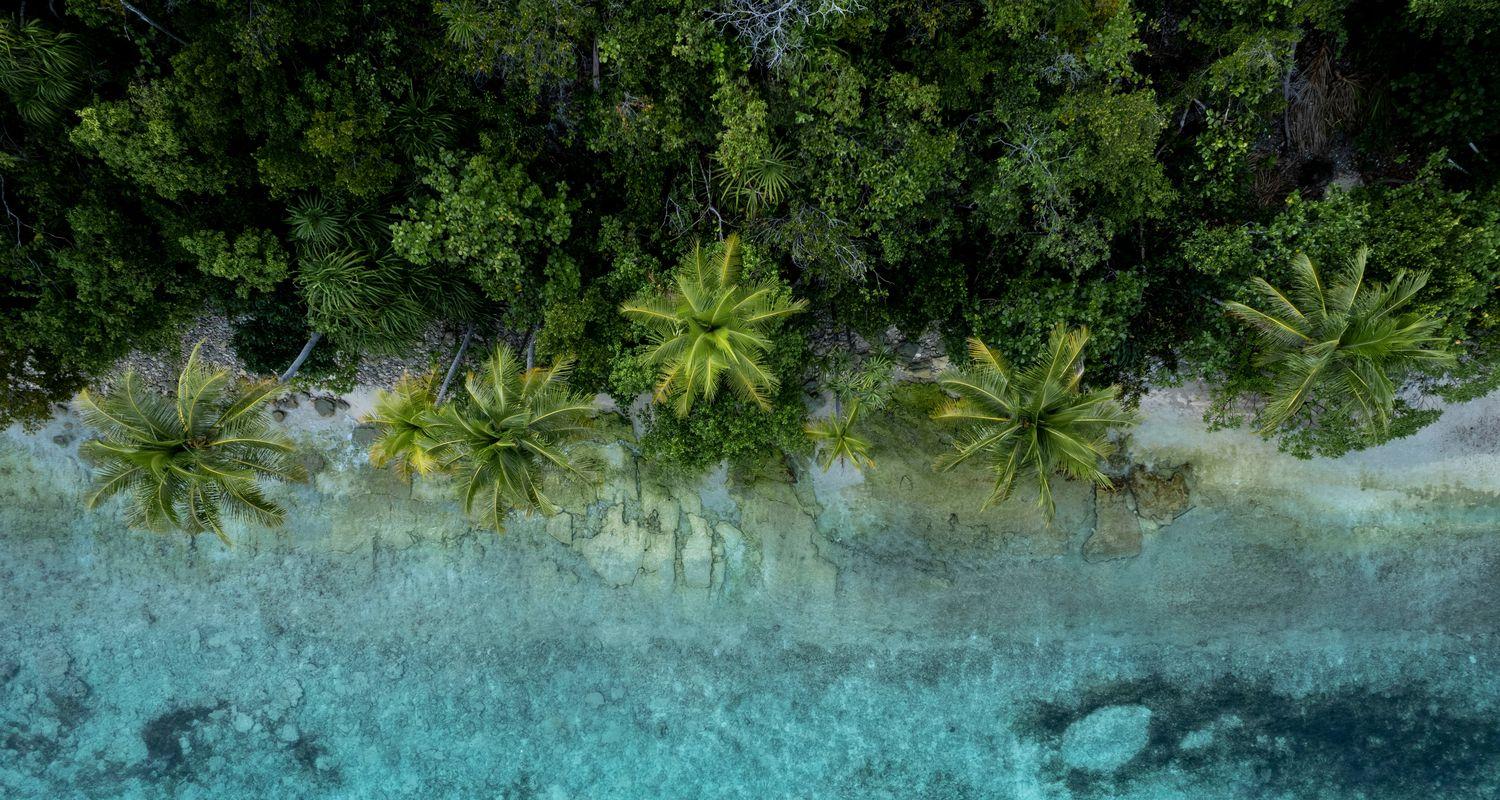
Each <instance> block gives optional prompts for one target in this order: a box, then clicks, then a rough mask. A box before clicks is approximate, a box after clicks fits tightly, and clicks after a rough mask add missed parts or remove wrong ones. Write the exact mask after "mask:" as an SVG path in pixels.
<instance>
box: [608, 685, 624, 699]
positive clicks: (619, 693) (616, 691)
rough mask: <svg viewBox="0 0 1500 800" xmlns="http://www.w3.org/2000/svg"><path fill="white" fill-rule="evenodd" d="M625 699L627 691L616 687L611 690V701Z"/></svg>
mask: <svg viewBox="0 0 1500 800" xmlns="http://www.w3.org/2000/svg"><path fill="white" fill-rule="evenodd" d="M623 697H625V690H624V689H621V688H620V687H618V686H615V687H613V688H611V689H610V690H609V699H611V700H620V699H621V698H623Z"/></svg>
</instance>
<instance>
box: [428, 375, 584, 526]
mask: <svg viewBox="0 0 1500 800" xmlns="http://www.w3.org/2000/svg"><path fill="white" fill-rule="evenodd" d="M571 367H572V363H571V361H569V360H563V361H560V362H558V363H556V364H553V365H552V366H551V367H545V368H543V367H537V368H535V369H529V370H525V371H522V368H521V364H520V361H519V360H518V359H517V357H516V354H515V353H513V352H511V350H510V348H508V347H504V346H500V347H497V348H496V349H495V352H494V353H493V354H492V355H491V356H490V357H489V359H487V360H486V362H485V364H484V368H483V370H482V371H481V372H480V373H479V374H477V375H476V374H472V373H471V374H470V375H469V376H468V377H467V379H466V380H465V382H464V389H465V394H466V397H463V398H461V400H458V401H455V403H454V404H452V405H449V406H446V407H444V408H443V409H442V410H441V412H440V414H439V418H438V421H437V423H436V425H435V426H433V428H432V431H431V436H430V438H431V444H430V446H428V448H427V449H428V451H429V452H430V453H431V454H432V455H433V456H434V458H435V460H436V463H437V464H438V465H439V467H441V468H443V469H453V470H455V471H457V472H458V473H459V474H460V475H461V476H463V484H464V489H463V500H464V510H465V511H468V512H471V513H472V512H473V511H475V509H476V507H478V508H479V509H480V510H482V512H483V514H484V517H485V519H486V520H487V521H488V522H489V523H490V524H491V525H493V526H494V527H495V529H496V530H502V529H503V528H504V525H503V520H504V518H505V514H506V513H507V512H508V511H510V510H511V509H517V510H521V511H525V512H528V513H529V512H532V511H539V512H541V513H543V514H549V515H550V514H552V513H554V512H555V511H556V508H555V507H554V506H553V505H552V502H551V501H550V500H548V499H547V496H546V494H545V493H544V492H543V491H542V477H543V471H544V470H555V471H559V472H561V473H562V474H564V475H566V476H568V477H570V478H573V479H577V480H582V481H587V480H589V479H590V472H591V467H590V465H589V464H587V463H586V462H585V461H583V460H581V459H577V458H575V457H573V455H572V454H570V453H569V451H568V447H567V445H568V444H569V443H570V442H572V441H574V440H576V437H577V436H578V434H580V433H581V432H583V431H585V430H587V429H588V427H589V422H590V417H591V416H592V414H593V411H594V404H593V400H592V399H590V398H586V397H583V396H581V395H578V394H575V393H573V392H570V391H569V390H568V388H567V379H568V372H569V370H570V369H571Z"/></svg>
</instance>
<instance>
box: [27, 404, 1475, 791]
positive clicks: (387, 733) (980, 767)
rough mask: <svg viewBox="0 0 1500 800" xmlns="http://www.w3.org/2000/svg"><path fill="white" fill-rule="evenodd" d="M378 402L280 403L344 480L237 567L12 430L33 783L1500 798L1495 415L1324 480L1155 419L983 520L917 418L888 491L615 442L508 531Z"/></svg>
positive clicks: (970, 480) (318, 473)
mask: <svg viewBox="0 0 1500 800" xmlns="http://www.w3.org/2000/svg"><path fill="white" fill-rule="evenodd" d="M343 399H344V400H345V401H346V402H347V403H349V408H347V409H343V408H338V407H337V404H336V403H335V404H334V405H335V413H333V414H332V415H330V416H322V415H321V413H320V411H319V409H317V408H316V404H313V403H302V404H301V405H300V406H299V407H291V406H288V407H286V408H285V409H283V410H284V411H285V412H286V417H285V420H284V424H285V425H287V426H288V429H289V430H291V431H292V432H293V433H294V435H296V436H297V437H298V438H299V439H300V440H302V442H303V443H304V444H306V445H307V448H306V452H307V453H308V456H307V457H306V461H305V464H306V466H307V467H308V469H309V472H310V473H312V476H311V479H310V481H309V482H308V483H307V484H305V485H299V486H288V487H282V488H279V489H278V490H277V492H278V499H280V500H282V501H283V502H284V503H285V505H286V506H287V508H288V509H289V519H288V524H287V526H286V528H285V529H284V530H281V531H274V532H273V531H266V530H260V529H254V528H249V527H240V528H236V529H235V530H234V532H233V533H234V535H233V538H234V540H235V545H234V547H232V548H227V547H224V546H223V545H221V544H220V543H218V542H217V541H215V540H214V539H212V538H211V537H202V538H200V539H198V540H196V541H194V540H189V539H186V538H184V537H180V536H153V535H149V534H141V533H135V532H130V531H126V530H125V529H124V528H123V527H122V526H121V524H120V521H119V518H118V516H117V510H116V509H114V508H109V509H106V510H104V511H102V512H100V513H93V514H91V513H85V512H83V511H81V510H80V502H79V493H80V490H81V488H82V487H83V486H84V484H85V481H86V478H87V473H86V470H85V469H84V467H83V465H82V464H81V463H79V462H78V460H77V458H76V448H77V443H78V440H79V438H80V428H79V425H78V424H77V421H76V419H75V418H72V417H71V416H69V415H67V414H63V415H60V416H59V417H58V418H56V419H55V420H54V421H53V422H52V423H51V424H49V425H48V426H47V427H45V428H44V429H42V430H40V431H37V432H34V433H24V432H22V431H20V430H19V429H11V430H10V431H8V432H7V433H6V434H5V435H4V436H3V438H0V475H3V476H4V478H5V480H4V481H3V482H0V576H3V580H4V586H5V593H4V600H3V603H4V606H5V608H4V611H5V613H4V615H3V616H0V795H3V796H6V797H47V798H73V797H79V798H94V797H99V798H103V797H111V798H113V797H151V798H155V797H210V796H228V795H236V796H256V797H266V798H280V797H287V798H294V797H295V798H308V797H329V798H333V797H373V798H387V797H388V798H397V797H411V796H422V797H436V798H446V797H454V798H459V797H475V796H481V797H541V798H608V797H643V796H650V797H660V798H679V797H680V798H697V797H744V798H765V797H789V798H828V797H860V798H864V797H903V798H906V797H930V798H963V797H1018V798H1142V799H1143V800H1144V799H1145V798H1162V797H1193V798H1215V797H1235V796H1255V795H1254V793H1255V792H1262V793H1263V794H1261V795H1260V796H1287V797H1305V796H1319V795H1318V792H1322V793H1323V794H1322V795H1321V796H1329V797H1367V798H1407V797H1431V796H1442V797H1448V798H1469V797H1473V798H1479V797H1491V796H1494V794H1495V792H1496V791H1497V788H1500V787H1497V785H1496V780H1497V779H1496V776H1497V775H1500V728H1496V727H1495V726H1494V725H1493V723H1492V720H1493V718H1494V713H1495V711H1496V707H1497V704H1500V687H1497V683H1496V681H1495V679H1494V677H1493V676H1494V675H1495V674H1497V667H1500V646H1497V641H1496V637H1495V632H1496V631H1497V629H1500V608H1497V607H1496V605H1495V604H1494V602H1493V595H1494V588H1495V586H1496V585H1497V578H1500V541H1497V540H1496V537H1495V533H1496V531H1497V529H1500V480H1497V477H1496V475H1497V469H1500V457H1497V456H1496V455H1495V452H1494V451H1495V448H1494V444H1493V441H1492V440H1491V438H1490V437H1487V436H1484V435H1480V434H1479V433H1476V432H1478V431H1482V430H1483V429H1484V427H1483V426H1484V425H1485V424H1486V420H1488V419H1492V418H1493V416H1494V414H1495V412H1496V411H1497V409H1500V398H1497V397H1493V396H1492V397H1490V398H1486V399H1483V400H1480V401H1477V402H1475V403H1471V404H1468V405H1465V406H1460V407H1456V408H1453V409H1450V410H1449V411H1448V413H1447V414H1446V415H1445V417H1444V418H1443V420H1442V421H1441V422H1440V423H1439V424H1438V425H1436V426H1434V427H1433V428H1430V429H1427V430H1424V431H1423V432H1421V433H1420V434H1419V435H1418V436H1416V437H1413V438H1412V439H1408V440H1403V441H1399V442H1396V443H1393V444H1390V445H1387V446H1385V447H1382V448H1378V449H1377V450H1373V451H1369V452H1366V453H1363V454H1358V455H1355V456H1351V457H1348V458H1345V459H1340V460H1338V461H1314V462H1299V461H1295V460H1293V459H1290V458H1288V457H1285V456H1282V455H1279V454H1277V453H1275V452H1274V450H1273V449H1272V448H1270V447H1269V446H1268V445H1266V444H1265V443H1263V442H1260V441H1259V440H1258V439H1256V438H1254V437H1253V436H1250V435H1249V434H1246V433H1242V432H1222V433H1216V434H1209V433H1207V432H1205V431H1204V430H1203V429H1202V426H1201V423H1199V422H1198V418H1199V416H1200V415H1201V411H1200V410H1199V407H1198V406H1196V405H1195V400H1194V399H1193V398H1192V397H1190V396H1188V395H1185V394H1180V393H1179V394H1171V393H1163V394H1160V395H1153V396H1151V397H1149V398H1148V399H1147V403H1149V404H1152V408H1151V413H1150V414H1149V415H1148V416H1147V419H1148V422H1147V424H1145V425H1144V426H1142V427H1141V428H1140V429H1139V430H1138V431H1137V432H1136V433H1135V435H1134V437H1133V438H1132V440H1131V441H1130V443H1129V446H1128V448H1127V455H1128V458H1127V459H1126V460H1125V461H1124V462H1123V464H1124V465H1125V466H1123V467H1122V468H1121V471H1120V473H1119V474H1120V480H1119V481H1118V482H1117V483H1118V488H1117V489H1116V490H1115V491H1113V492H1110V491H1099V492H1095V491H1094V490H1093V489H1091V488H1089V487H1086V486H1081V485H1074V484H1067V485H1060V486H1059V490H1058V496H1059V500H1058V514H1057V517H1056V519H1055V520H1054V521H1053V522H1052V523H1051V524H1048V523H1046V522H1045V521H1044V520H1043V519H1042V518H1041V516H1040V515H1039V513H1038V512H1037V511H1036V510H1035V509H1033V508H1032V506H1031V504H1030V498H1026V497H1021V498H1018V502H1014V503H1011V504H1008V505H1005V506H1002V507H1000V508H997V509H992V510H990V511H985V512H983V513H981V512H979V510H978V504H979V502H980V500H981V499H982V498H983V496H984V492H985V489H986V480H985V477H986V476H985V475H984V474H983V473H982V472H979V471H975V472H957V473H954V474H950V475H944V476H937V475H934V474H933V473H932V471H931V470H930V468H929V461H928V458H929V457H930V454H931V453H932V452H935V451H936V450H937V447H936V445H937V444H938V443H939V442H938V438H937V437H938V436H939V434H938V432H937V431H936V430H935V429H932V428H930V427H928V426H924V425H912V424H906V423H903V424H896V423H894V422H879V421H877V425H879V426H880V428H879V430H878V431H877V436H876V437H875V438H876V440H877V441H878V442H880V447H881V450H880V451H879V462H880V465H879V467H878V468H877V469H875V470H873V471H870V472H868V473H866V474H865V475H860V474H858V473H855V472H853V471H850V470H846V469H843V468H840V467H835V468H834V470H832V471H830V472H828V473H824V472H821V471H819V470H818V469H817V468H815V467H812V466H810V465H808V464H806V463H798V462H793V463H791V465H790V466H789V467H783V468H780V469H777V470H769V469H768V471H767V472H765V473H764V474H742V473H741V472H739V471H731V470H726V469H720V470H717V471H715V472H713V473H711V474H709V475H706V476H702V477H699V478H693V479H672V478H667V477H663V476H660V475H654V474H652V473H651V471H650V469H649V467H648V465H645V464H643V463H641V462H639V460H638V459H637V458H636V457H635V456H634V455H633V451H632V449H631V447H630V446H629V444H628V442H613V441H607V443H604V444H601V445H600V455H601V456H602V458H603V460H604V461H605V464H606V473H607V478H606V480H605V481H604V482H603V483H602V484H601V485H600V486H599V487H596V488H594V489H589V490H584V489H577V488H575V489H568V490H564V491H560V492H558V493H557V497H556V499H557V500H558V502H559V505H560V506H562V507H563V508H564V509H565V512H564V513H562V514H559V515H557V516H554V517H551V518H542V517H530V518H527V517H519V516H517V517H513V518H512V519H511V521H510V523H509V525H508V529H507V531H506V533H505V534H504V535H503V536H496V535H495V534H494V533H493V532H489V531H486V530H484V529H482V528H481V527H479V526H478V525H475V524H471V523H470V522H468V521H467V520H465V519H464V518H463V516H462V514H461V513H460V511H459V509H458V504H457V503H456V501H455V500H454V499H453V497H452V495H451V488H450V487H448V486H446V485H445V484H443V483H442V482H440V481H434V480H418V481H416V482H414V483H410V484H408V483H403V482H401V481H400V480H398V479H397V478H396V477H394V476H393V475H391V474H390V473H388V472H382V471H376V470H372V469H371V468H370V467H369V466H368V464H367V463H366V461H365V459H364V457H363V443H362V442H360V441H359V436H358V429H357V428H356V427H355V424H354V418H357V417H358V415H359V414H360V413H362V409H363V407H364V406H365V405H366V404H367V398H364V397H362V396H361V395H358V394H356V395H351V396H349V397H346V398H343ZM616 427H618V428H619V429H620V431H623V430H624V429H625V428H624V424H623V423H619V424H618V425H617V426H616ZM612 430H614V428H610V427H608V426H606V432H608V431H612ZM609 438H610V437H609V436H606V437H605V439H606V440H608V439H609ZM1350 741H1360V742H1364V743H1365V745H1364V746H1361V747H1351V746H1349V742H1350ZM1434 787H1441V790H1439V791H1437V793H1436V794H1434V793H1433V792H1434ZM1247 793H1248V794H1247Z"/></svg>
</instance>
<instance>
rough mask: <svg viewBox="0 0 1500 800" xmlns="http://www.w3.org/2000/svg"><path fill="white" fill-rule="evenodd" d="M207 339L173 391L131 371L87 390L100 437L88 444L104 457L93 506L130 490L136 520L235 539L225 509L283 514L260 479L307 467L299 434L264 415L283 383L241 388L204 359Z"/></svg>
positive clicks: (296, 474)
mask: <svg viewBox="0 0 1500 800" xmlns="http://www.w3.org/2000/svg"><path fill="white" fill-rule="evenodd" d="M201 347H202V343H199V345H198V346H197V347H194V348H193V352H192V355H190V356H189V357H188V361H187V365H186V366H184V367H183V369H182V373H181V375H180V376H179V377H178V380H177V396H176V397H175V398H169V397H166V396H163V395H160V394H157V393H155V392H151V391H148V390H146V389H145V387H144V386H143V385H142V384H141V380H140V378H139V376H137V375H136V374H135V373H133V372H131V373H127V374H126V375H125V376H124V378H122V379H121V381H120V383H119V385H118V386H116V387H115V388H114V389H113V390H111V391H110V392H108V393H106V394H104V395H103V396H95V395H93V394H91V393H89V392H87V391H86V392H84V394H83V397H82V399H81V400H80V405H81V406H82V410H83V418H84V421H85V422H87V423H88V424H89V425H90V426H92V427H93V428H94V429H95V430H97V431H98V432H99V434H100V438H98V439H94V440H90V441H88V442H85V443H84V444H83V446H82V447H81V448H80V449H81V451H82V452H83V454H84V455H85V456H86V457H88V458H89V459H90V460H92V461H93V462H95V463H96V464H97V469H96V479H97V485H96V487H95V489H94V491H93V492H92V493H91V494H90V495H89V497H88V507H89V508H94V507H95V506H97V505H99V503H101V502H102V501H104V500H105V499H107V498H109V497H111V496H113V495H115V494H119V493H122V492H124V493H127V494H128V495H129V497H130V504H129V506H128V509H129V510H128V512H127V514H128V516H127V520H128V521H129V524H131V525H132V526H141V527H146V528H151V529H157V530H160V529H166V528H181V529H182V530H185V531H187V532H189V533H201V532H203V531H212V532H213V533H214V534H215V535H217V536H218V537H219V538H220V539H223V540H224V541H225V542H226V543H227V542H228V541H229V540H228V537H226V536H225V534H224V527H223V523H222V516H223V513H224V512H226V511H227V512H229V513H230V514H233V515H237V516H244V517H248V518H250V519H253V520H255V521H257V522H260V523H263V524H265V525H271V526H274V525H279V524H281V522H282V520H283V517H284V512H283V511H282V509H281V507H280V506H278V505H277V504H276V503H273V502H272V501H270V500H269V499H267V498H266V497H265V495H264V494H263V493H262V492H261V488H260V481H261V480H262V479H266V478H269V479H272V480H301V479H302V478H303V477H304V473H303V470H302V468H301V467H300V466H299V465H297V464H296V463H295V462H293V461H292V460H291V459H290V458H289V454H290V453H291V452H292V444H291V442H290V441H289V440H288V439H287V438H286V437H285V436H284V435H282V434H280V433H279V432H276V431H275V430H273V429H272V427H271V422H270V420H269V419H268V418H267V416H266V408H265V406H266V403H267V401H268V400H269V399H270V398H271V395H272V394H274V393H275V391H276V389H277V387H276V385H275V384H274V383H270V382H260V383H256V384H252V385H251V386H249V387H246V388H243V389H241V390H238V391H233V390H232V387H231V385H230V377H229V372H228V371H227V370H217V371H212V370H209V369H207V368H205V367H204V366H203V365H202V363H201V362H200V360H199V357H198V351H199V348H201Z"/></svg>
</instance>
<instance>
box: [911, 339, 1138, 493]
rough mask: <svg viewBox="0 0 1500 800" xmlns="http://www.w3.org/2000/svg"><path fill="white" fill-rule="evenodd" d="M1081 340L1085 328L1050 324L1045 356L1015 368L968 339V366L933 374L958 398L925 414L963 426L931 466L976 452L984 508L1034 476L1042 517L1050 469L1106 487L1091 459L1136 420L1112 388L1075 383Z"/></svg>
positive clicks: (945, 466)
mask: <svg viewBox="0 0 1500 800" xmlns="http://www.w3.org/2000/svg"><path fill="white" fill-rule="evenodd" d="M1088 339H1089V332H1088V329H1087V328H1079V329H1076V330H1072V331H1069V330H1067V329H1066V328H1064V327H1063V326H1062V325H1058V326H1057V327H1056V328H1054V329H1053V330H1052V334H1051V336H1050V337H1049V339H1048V342H1047V354H1046V356H1045V357H1043V358H1041V359H1039V360H1038V361H1037V362H1036V363H1034V364H1032V365H1031V366H1030V367H1027V368H1026V369H1023V370H1020V371H1017V370H1016V369H1014V368H1013V367H1011V366H1010V365H1009V364H1007V363H1006V362H1005V359H1004V358H1003V357H1002V356H1001V355H1000V353H998V352H997V351H996V350H994V349H993V348H991V347H990V346H989V345H986V344H985V343H984V342H981V341H980V340H979V339H969V356H970V358H971V359H972V361H973V363H972V364H971V365H970V367H969V369H967V370H962V371H953V372H949V373H947V374H945V375H944V376H942V377H941V378H940V379H939V384H940V385H941V386H942V387H943V388H944V389H946V390H948V391H949V392H952V393H953V394H956V395H957V396H958V398H957V399H956V400H953V401H951V402H949V403H947V404H946V405H945V406H944V407H943V408H941V409H939V410H938V412H937V413H936V414H935V415H933V418H934V419H939V420H949V421H954V422H959V423H967V424H968V425H969V426H970V427H969V430H968V431H967V432H966V433H965V434H964V435H963V436H962V437H960V438H959V439H958V441H957V442H955V443H954V452H952V453H947V454H945V455H943V456H942V457H941V458H939V459H938V461H937V464H936V465H935V466H936V467H937V469H938V470H940V471H947V470H950V469H952V468H954V467H956V466H958V465H959V464H962V463H964V462H965V461H968V460H969V459H970V458H973V457H975V456H983V457H984V458H985V460H987V461H988V462H989V466H990V470H991V471H992V472H994V474H995V488H994V491H992V492H991V493H990V496H989V498H988V499H987V500H985V503H984V506H985V507H989V506H990V505H991V504H993V503H1000V502H1004V501H1005V500H1006V499H1007V498H1009V497H1010V495H1011V492H1012V491H1014V489H1015V485H1016V480H1017V478H1019V477H1021V476H1028V477H1031V478H1034V479H1035V480H1036V483H1037V488H1038V489H1039V491H1040V496H1039V498H1038V501H1037V502H1038V505H1040V506H1041V507H1042V509H1043V511H1044V512H1045V513H1046V515H1047V518H1048V519H1049V520H1050V519H1051V518H1052V515H1053V513H1054V512H1055V511H1056V505H1055V503H1054V502H1053V499H1052V476H1053V475H1054V474H1056V473H1059V472H1061V473H1062V474H1064V475H1066V476H1067V477H1069V478H1074V479H1077V480H1088V481H1092V482H1094V483H1095V484H1098V485H1101V486H1107V485H1110V479H1109V477H1108V476H1107V475H1105V474H1104V473H1103V472H1101V471H1100V470H1099V462H1100V461H1101V460H1103V459H1105V458H1108V457H1109V455H1110V454H1111V453H1113V452H1114V449H1115V446H1114V443H1113V442H1111V441H1110V440H1109V431H1110V429H1111V428H1119V427H1127V426H1130V425H1134V424H1135V421H1136V420H1135V416H1134V415H1133V414H1131V413H1130V412H1128V411H1126V410H1125V409H1124V408H1122V407H1121V406H1120V403H1119V394H1120V388H1119V387H1118V386H1110V387H1108V388H1104V389H1094V390H1092V391H1084V390H1083V389H1082V388H1081V387H1080V385H1079V384H1080V383H1081V382H1082V380H1083V364H1082V356H1083V348H1084V346H1085V345H1086V344H1087V343H1088Z"/></svg>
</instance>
